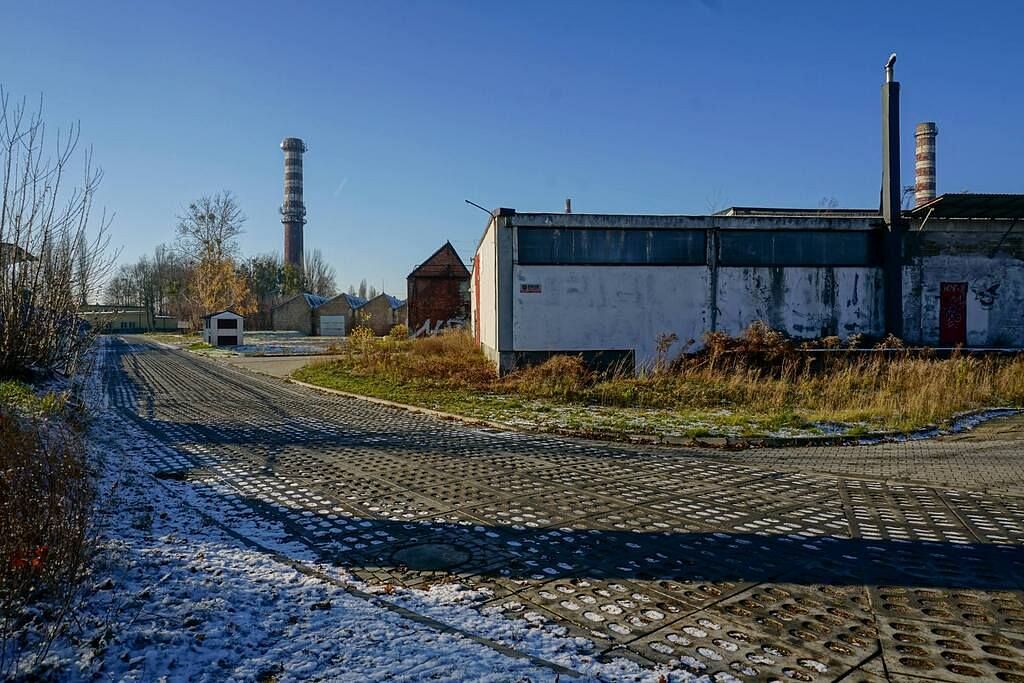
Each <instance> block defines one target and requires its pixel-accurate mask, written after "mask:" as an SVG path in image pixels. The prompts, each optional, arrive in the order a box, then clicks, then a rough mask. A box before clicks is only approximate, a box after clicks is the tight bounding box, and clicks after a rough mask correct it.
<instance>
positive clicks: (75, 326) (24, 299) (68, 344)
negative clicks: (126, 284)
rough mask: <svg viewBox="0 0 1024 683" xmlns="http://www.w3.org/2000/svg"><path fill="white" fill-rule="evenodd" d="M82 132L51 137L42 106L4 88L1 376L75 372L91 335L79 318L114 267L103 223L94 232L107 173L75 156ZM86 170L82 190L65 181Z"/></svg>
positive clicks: (0, 119) (0, 116)
mask: <svg viewBox="0 0 1024 683" xmlns="http://www.w3.org/2000/svg"><path fill="white" fill-rule="evenodd" d="M78 141H79V129H78V127H77V126H72V127H71V129H70V130H68V131H64V132H61V131H58V132H57V134H56V135H55V136H54V140H53V141H52V142H51V141H50V140H48V138H47V136H46V126H45V124H44V123H43V119H42V109H41V105H40V107H39V108H36V109H34V110H33V109H29V108H28V107H27V106H26V104H25V102H24V101H22V102H21V103H19V104H12V103H11V101H10V96H9V95H8V93H7V92H6V91H4V90H2V89H0V166H2V170H0V173H2V174H3V178H2V181H0V207H2V209H0V377H24V376H27V375H28V374H29V373H30V372H31V371H32V370H35V369H43V370H47V371H50V370H58V371H62V372H73V371H74V370H75V369H76V367H77V364H78V362H79V361H80V360H81V358H82V354H83V352H84V351H85V349H86V348H87V347H88V344H89V339H88V337H87V335H85V334H83V332H82V330H81V328H80V326H79V323H78V318H77V311H78V307H79V306H80V305H81V304H84V303H85V302H86V299H87V298H88V297H89V296H90V295H91V294H92V293H93V291H94V290H95V288H96V286H97V285H98V283H99V281H100V280H101V279H102V278H103V277H104V276H105V274H106V273H107V271H108V270H109V269H110V265H111V259H110V258H108V256H107V254H106V248H107V243H108V237H107V232H106V229H107V226H108V222H107V220H106V218H105V217H104V218H101V220H100V222H99V224H98V226H97V227H96V228H95V229H92V230H90V228H89V219H90V214H91V211H92V203H93V197H94V196H95V193H96V189H97V187H98V185H99V182H100V178H101V177H102V174H101V173H100V172H99V171H98V170H96V169H94V168H93V166H92V155H91V153H90V152H88V151H87V152H85V153H84V154H83V155H82V158H81V159H78V154H77V150H78ZM76 163H81V164H82V169H81V172H82V176H81V180H80V184H78V185H77V186H75V185H69V181H68V175H69V174H70V173H72V166H73V165H75V164H76Z"/></svg>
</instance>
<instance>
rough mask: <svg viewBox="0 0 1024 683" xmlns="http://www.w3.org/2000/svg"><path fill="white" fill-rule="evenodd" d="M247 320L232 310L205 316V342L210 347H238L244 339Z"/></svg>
mask: <svg viewBox="0 0 1024 683" xmlns="http://www.w3.org/2000/svg"><path fill="white" fill-rule="evenodd" d="M244 326H245V318H243V317H242V316H240V315H238V314H237V313H235V312H234V311H232V310H225V311H218V312H217V313H210V314H209V315H204V316H203V341H204V342H206V343H207V344H209V345H210V346H238V345H239V344H242V343H243V339H244V329H243V328H244Z"/></svg>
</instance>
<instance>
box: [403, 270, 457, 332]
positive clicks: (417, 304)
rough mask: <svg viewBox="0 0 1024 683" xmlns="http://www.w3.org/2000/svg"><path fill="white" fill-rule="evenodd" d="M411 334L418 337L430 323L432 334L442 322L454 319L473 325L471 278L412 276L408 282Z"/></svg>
mask: <svg viewBox="0 0 1024 683" xmlns="http://www.w3.org/2000/svg"><path fill="white" fill-rule="evenodd" d="M408 286H409V290H408V296H409V332H410V334H416V332H418V331H419V330H420V328H421V327H423V326H424V324H425V323H427V321H429V323H430V324H429V327H430V330H431V331H433V330H434V329H436V327H437V324H438V321H448V320H453V319H458V320H462V321H463V324H464V325H465V324H468V323H469V291H468V288H469V278H468V277H462V276H460V277H439V276H429V275H422V276H415V275H414V276H410V277H409V280H408Z"/></svg>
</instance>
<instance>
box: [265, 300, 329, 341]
mask: <svg viewBox="0 0 1024 683" xmlns="http://www.w3.org/2000/svg"><path fill="white" fill-rule="evenodd" d="M326 301H327V297H323V296H318V295H316V294H310V293H309V292H304V293H302V294H296V295H295V296H293V297H292V298H290V299H287V300H286V301H284V302H282V303H280V304H278V305H277V306H275V307H274V308H273V309H271V311H270V320H271V325H272V326H273V328H274V329H275V330H282V331H283V330H291V331H295V332H301V333H302V334H313V310H314V309H316V308H317V307H318V306H320V305H321V304H323V303H325V302H326Z"/></svg>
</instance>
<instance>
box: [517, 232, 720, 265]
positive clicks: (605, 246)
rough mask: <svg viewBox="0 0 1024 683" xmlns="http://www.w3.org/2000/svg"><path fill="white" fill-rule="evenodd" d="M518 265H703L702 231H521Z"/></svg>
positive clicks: (704, 247)
mask: <svg viewBox="0 0 1024 683" xmlns="http://www.w3.org/2000/svg"><path fill="white" fill-rule="evenodd" d="M517 233H518V247H519V263H520V264H522V265H532V266H556V265H558V266H561V265H588V266H626V265H629V266H637V265H651V266H702V265H705V264H706V263H707V246H706V245H707V235H706V233H705V231H703V230H636V229H629V230H622V229H604V228H519V229H518V230H517Z"/></svg>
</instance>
